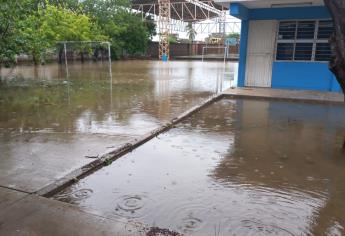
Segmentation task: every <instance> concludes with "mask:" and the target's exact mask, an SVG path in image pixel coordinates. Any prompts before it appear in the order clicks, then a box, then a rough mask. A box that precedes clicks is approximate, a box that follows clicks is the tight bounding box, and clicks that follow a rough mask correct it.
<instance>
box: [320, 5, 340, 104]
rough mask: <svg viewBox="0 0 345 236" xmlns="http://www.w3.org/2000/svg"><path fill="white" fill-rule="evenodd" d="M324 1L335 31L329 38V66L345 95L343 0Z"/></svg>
mask: <svg viewBox="0 0 345 236" xmlns="http://www.w3.org/2000/svg"><path fill="white" fill-rule="evenodd" d="M324 2H325V5H326V6H327V8H328V9H329V11H330V13H331V15H332V18H333V21H334V27H335V32H334V34H333V36H332V38H331V39H330V43H331V47H332V52H333V55H332V59H331V61H330V63H329V68H330V70H331V71H332V72H333V74H334V75H335V77H336V78H337V81H338V83H339V84H340V87H341V89H342V91H343V93H344V95H345V17H344V15H345V1H344V0H324ZM344 101H345V98H344Z"/></svg>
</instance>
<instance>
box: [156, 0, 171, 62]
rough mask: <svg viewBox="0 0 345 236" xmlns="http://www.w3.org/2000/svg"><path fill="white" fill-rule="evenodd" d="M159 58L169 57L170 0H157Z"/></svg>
mask: <svg viewBox="0 0 345 236" xmlns="http://www.w3.org/2000/svg"><path fill="white" fill-rule="evenodd" d="M158 6H159V15H158V28H159V59H161V60H168V59H169V35H170V0H158Z"/></svg>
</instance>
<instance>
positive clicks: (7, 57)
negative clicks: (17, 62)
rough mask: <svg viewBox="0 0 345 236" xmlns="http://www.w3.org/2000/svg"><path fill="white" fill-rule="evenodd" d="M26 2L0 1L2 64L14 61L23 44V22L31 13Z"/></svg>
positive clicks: (0, 57)
mask: <svg viewBox="0 0 345 236" xmlns="http://www.w3.org/2000/svg"><path fill="white" fill-rule="evenodd" d="M29 6H30V2H29V1H26V0H12V1H8V0H0V63H4V62H5V61H6V62H10V61H14V59H15V55H16V54H18V53H21V45H22V44H23V42H22V39H21V37H20V34H19V31H18V29H19V25H20V22H21V20H23V19H25V18H26V16H27V15H28V14H29V12H30V7H29Z"/></svg>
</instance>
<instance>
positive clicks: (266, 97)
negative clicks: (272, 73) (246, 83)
mask: <svg viewBox="0 0 345 236" xmlns="http://www.w3.org/2000/svg"><path fill="white" fill-rule="evenodd" d="M222 95H223V96H222V97H224V98H229V99H231V98H234V99H235V98H246V99H264V100H282V101H292V102H308V103H314V104H335V105H345V103H344V101H343V100H336V99H334V100H328V99H320V98H308V97H298V96H295V97H294V96H291V97H288V96H276V95H274V96H270V95H257V94H256V95H253V94H237V93H231V92H223V93H222Z"/></svg>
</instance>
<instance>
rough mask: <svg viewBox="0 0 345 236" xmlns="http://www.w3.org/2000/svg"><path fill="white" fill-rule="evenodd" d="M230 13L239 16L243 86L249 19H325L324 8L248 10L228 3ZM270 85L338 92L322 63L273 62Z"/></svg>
mask: <svg viewBox="0 0 345 236" xmlns="http://www.w3.org/2000/svg"><path fill="white" fill-rule="evenodd" d="M230 14H231V15H233V16H235V17H237V18H239V19H241V20H242V25H241V27H242V28H241V45H240V58H239V69H238V86H239V87H244V85H245V74H246V71H245V69H246V60H247V43H248V30H249V21H250V20H293V19H328V18H330V13H329V11H328V9H327V8H326V7H323V6H317V7H286V8H262V9H247V8H246V7H244V6H243V5H241V4H240V3H231V4H230ZM272 88H286V89H310V90H321V91H340V86H339V85H338V83H337V81H336V79H335V78H334V76H333V75H332V73H331V72H330V71H329V69H328V64H327V63H325V62H273V72H272Z"/></svg>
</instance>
